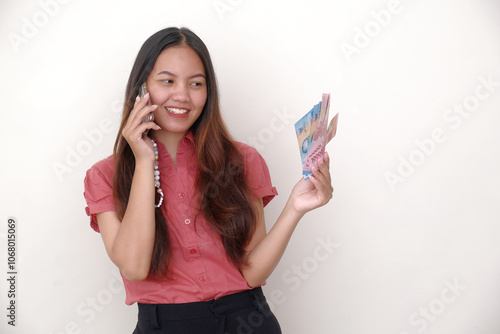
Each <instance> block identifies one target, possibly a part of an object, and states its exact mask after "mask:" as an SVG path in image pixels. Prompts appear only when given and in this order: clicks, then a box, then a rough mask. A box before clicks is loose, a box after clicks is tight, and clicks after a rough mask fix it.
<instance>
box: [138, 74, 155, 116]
mask: <svg viewBox="0 0 500 334" xmlns="http://www.w3.org/2000/svg"><path fill="white" fill-rule="evenodd" d="M147 93H148V87H147V86H146V83H143V84H142V86H141V88H140V89H139V96H140V97H141V98H143V97H144V96H145V95H146V94H147ZM148 105H151V100H149V101H148ZM154 120H155V117H154V115H153V113H149V114H147V115H146V116H144V118H143V119H142V123H145V122H153V121H154Z"/></svg>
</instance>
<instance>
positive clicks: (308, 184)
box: [290, 152, 333, 214]
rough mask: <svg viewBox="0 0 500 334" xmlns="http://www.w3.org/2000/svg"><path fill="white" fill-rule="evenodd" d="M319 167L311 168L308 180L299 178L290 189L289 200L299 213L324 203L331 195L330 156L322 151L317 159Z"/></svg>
mask: <svg viewBox="0 0 500 334" xmlns="http://www.w3.org/2000/svg"><path fill="white" fill-rule="evenodd" d="M318 167H319V169H316V168H314V167H313V168H312V175H311V176H309V179H308V180H304V179H301V180H300V181H299V182H298V183H297V184H296V185H295V186H294V187H293V190H292V193H291V195H290V200H291V204H292V206H293V208H294V209H295V211H296V212H298V213H299V214H305V213H306V212H308V211H311V210H313V209H316V208H318V207H320V206H323V205H325V204H326V203H328V202H329V201H330V199H331V198H332V197H333V187H332V179H331V177H330V157H329V156H328V153H326V152H325V153H324V155H323V157H322V158H320V159H318Z"/></svg>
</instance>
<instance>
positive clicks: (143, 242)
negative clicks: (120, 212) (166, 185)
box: [112, 162, 155, 280]
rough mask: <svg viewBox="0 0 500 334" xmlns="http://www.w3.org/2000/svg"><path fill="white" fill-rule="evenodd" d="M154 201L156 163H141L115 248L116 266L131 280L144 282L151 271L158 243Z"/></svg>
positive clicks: (134, 177)
mask: <svg viewBox="0 0 500 334" xmlns="http://www.w3.org/2000/svg"><path fill="white" fill-rule="evenodd" d="M154 202H155V187H154V178H153V163H148V162H145V163H138V164H137V165H136V167H135V171H134V176H133V179H132V185H131V189H130V196H129V201H128V204H127V208H126V210H125V214H124V216H123V219H122V221H121V224H120V228H119V230H118V232H117V234H116V238H115V241H114V243H113V248H112V254H113V260H114V262H115V264H117V266H118V267H119V268H120V269H121V270H122V272H123V273H124V275H125V276H126V277H128V278H130V279H134V280H140V279H143V278H145V277H146V276H147V273H148V272H149V267H150V264H151V257H152V253H153V246H154V240H155V212H154V210H155V207H154Z"/></svg>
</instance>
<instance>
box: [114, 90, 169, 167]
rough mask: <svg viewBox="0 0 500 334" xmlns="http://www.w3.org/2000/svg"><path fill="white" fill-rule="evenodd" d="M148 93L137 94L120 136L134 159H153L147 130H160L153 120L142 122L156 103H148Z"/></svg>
mask: <svg viewBox="0 0 500 334" xmlns="http://www.w3.org/2000/svg"><path fill="white" fill-rule="evenodd" d="M149 98H150V96H149V93H148V94H146V95H144V97H143V98H140V97H139V96H137V98H136V99H135V102H134V108H133V109H132V111H131V112H130V115H129V117H128V119H127V123H126V124H125V126H124V127H123V130H122V136H123V137H124V138H125V140H126V141H127V142H128V144H129V145H130V148H131V149H132V152H133V153H134V156H135V160H136V161H138V160H142V159H145V160H150V161H154V157H155V155H154V149H153V144H152V142H151V140H150V138H149V137H148V136H147V132H148V131H149V130H150V129H153V130H160V129H161V128H160V126H159V125H158V124H156V123H155V122H143V119H144V117H146V115H147V114H149V113H152V112H153V111H154V110H156V108H158V105H156V104H154V105H148V101H149Z"/></svg>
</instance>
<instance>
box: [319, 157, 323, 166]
mask: <svg viewBox="0 0 500 334" xmlns="http://www.w3.org/2000/svg"><path fill="white" fill-rule="evenodd" d="M323 162H324V161H323V157H321V158H319V159H318V165H322V164H323Z"/></svg>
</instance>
